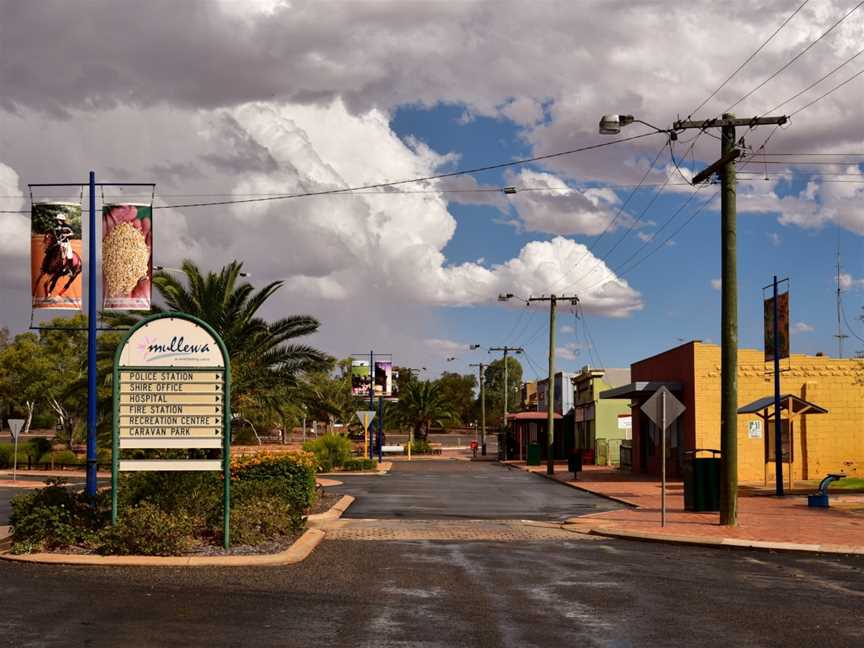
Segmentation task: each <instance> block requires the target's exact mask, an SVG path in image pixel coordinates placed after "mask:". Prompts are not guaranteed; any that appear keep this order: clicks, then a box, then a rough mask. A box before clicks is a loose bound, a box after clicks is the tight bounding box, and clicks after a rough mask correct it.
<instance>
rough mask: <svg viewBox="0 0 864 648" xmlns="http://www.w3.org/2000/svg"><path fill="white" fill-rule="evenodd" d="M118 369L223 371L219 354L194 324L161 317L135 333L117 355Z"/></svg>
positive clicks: (217, 349)
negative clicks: (203, 369)
mask: <svg viewBox="0 0 864 648" xmlns="http://www.w3.org/2000/svg"><path fill="white" fill-rule="evenodd" d="M120 366H121V367H139V368H140V367H167V368H170V367H224V362H223V361H222V351H221V349H220V348H219V344H218V343H217V342H216V340H215V339H214V338H213V336H212V335H210V333H208V332H207V330H206V329H204V328H203V327H201V326H198V325H197V324H196V323H195V322H191V321H189V320H186V319H180V318H175V317H163V318H159V319H155V320H153V321H151V322H148V323H147V324H145V325H144V326H142V327H141V328H139V329H137V330H136V331H135V332H134V333H132V335H130V336H129V339H128V340H127V342H126V346H125V347H124V348H123V351H122V353H121V354H120Z"/></svg>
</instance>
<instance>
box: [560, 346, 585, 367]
mask: <svg viewBox="0 0 864 648" xmlns="http://www.w3.org/2000/svg"><path fill="white" fill-rule="evenodd" d="M582 348H583V347H582V345H581V344H579V343H578V342H570V343H568V344H565V345H564V346H559V347H556V348H555V355H556V357H558V358H561V359H562V360H569V361H571V362H575V361H576V360H578V359H579V353H580V351H581V350H582Z"/></svg>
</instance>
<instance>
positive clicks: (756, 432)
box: [747, 421, 762, 439]
mask: <svg viewBox="0 0 864 648" xmlns="http://www.w3.org/2000/svg"><path fill="white" fill-rule="evenodd" d="M747 436H748V437H749V438H751V439H761V438H762V421H750V422H749V423H747Z"/></svg>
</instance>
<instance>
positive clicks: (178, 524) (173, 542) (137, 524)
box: [99, 502, 193, 556]
mask: <svg viewBox="0 0 864 648" xmlns="http://www.w3.org/2000/svg"><path fill="white" fill-rule="evenodd" d="M192 526H193V525H192V520H191V519H190V518H189V517H188V516H187V515H184V514H181V513H166V512H165V511H163V510H162V509H160V508H159V507H158V506H156V505H155V504H151V503H150V502H141V503H140V504H138V505H137V506H132V507H130V508H128V509H126V510H124V511H123V512H122V514H121V516H120V519H119V520H118V521H117V526H114V527H111V526H109V527H106V528H105V529H104V530H103V531H102V533H100V534H99V540H100V546H99V553H103V554H113V555H121V556H123V555H130V554H135V555H141V556H172V555H176V554H178V553H181V552H183V551H184V550H185V549H187V548H188V547H189V544H190V536H191V534H192Z"/></svg>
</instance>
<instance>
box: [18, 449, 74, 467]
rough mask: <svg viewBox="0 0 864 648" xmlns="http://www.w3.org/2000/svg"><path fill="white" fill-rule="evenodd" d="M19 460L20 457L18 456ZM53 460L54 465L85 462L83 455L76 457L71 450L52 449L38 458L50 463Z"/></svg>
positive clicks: (70, 464)
mask: <svg viewBox="0 0 864 648" xmlns="http://www.w3.org/2000/svg"><path fill="white" fill-rule="evenodd" d="M19 461H20V458H19ZM52 461H53V463H54V464H55V465H66V466H80V465H82V464H85V463H87V459H86V458H85V457H78V455H76V454H75V453H74V452H72V451H71V450H54V451H53V452H47V453H45V454H44V455H42V456H41V457H40V458H39V463H43V464H50V463H51V462H52Z"/></svg>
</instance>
